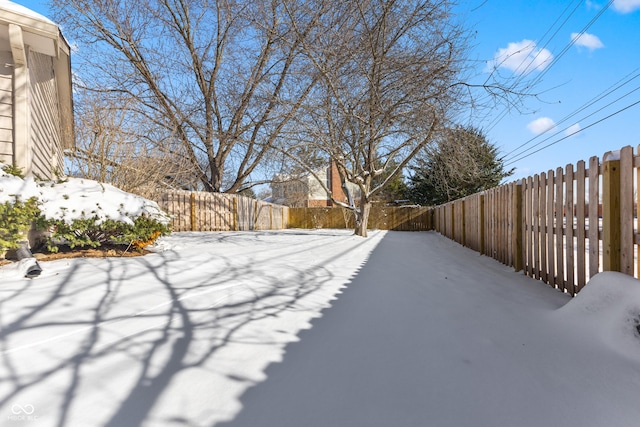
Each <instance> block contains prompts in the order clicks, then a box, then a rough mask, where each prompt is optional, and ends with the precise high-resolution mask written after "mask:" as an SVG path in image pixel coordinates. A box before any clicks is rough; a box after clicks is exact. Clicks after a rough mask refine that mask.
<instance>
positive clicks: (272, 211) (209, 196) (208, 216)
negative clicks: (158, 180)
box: [157, 190, 289, 231]
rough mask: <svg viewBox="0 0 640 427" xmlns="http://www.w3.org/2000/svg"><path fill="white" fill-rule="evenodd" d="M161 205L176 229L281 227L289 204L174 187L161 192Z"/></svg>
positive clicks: (285, 224) (264, 228)
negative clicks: (282, 204) (281, 204)
mask: <svg viewBox="0 0 640 427" xmlns="http://www.w3.org/2000/svg"><path fill="white" fill-rule="evenodd" d="M157 202H158V204H159V205H160V207H161V208H162V209H163V210H164V211H165V212H167V213H168V214H169V215H170V216H171V227H172V230H173V231H249V230H282V229H284V228H287V227H288V220H289V213H288V209H289V208H287V207H286V206H280V205H274V204H271V203H266V202H261V201H258V200H255V199H252V198H250V197H244V196H239V195H234V194H224V193H206V192H201V191H198V192H192V191H181V190H172V191H167V192H165V193H163V194H161V195H160V196H159V198H158V200H157Z"/></svg>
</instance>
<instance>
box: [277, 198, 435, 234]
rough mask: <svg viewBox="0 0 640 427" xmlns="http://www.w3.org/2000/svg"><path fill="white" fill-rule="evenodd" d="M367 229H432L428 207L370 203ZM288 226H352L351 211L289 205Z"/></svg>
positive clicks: (430, 212) (430, 210) (430, 213)
mask: <svg viewBox="0 0 640 427" xmlns="http://www.w3.org/2000/svg"><path fill="white" fill-rule="evenodd" d="M368 225H369V226H368V228H370V229H379V230H396V231H428V230H433V220H432V209H431V208H427V207H422V206H380V205H376V204H374V205H373V206H372V208H371V213H370V215H369V223H368ZM289 226H290V227H292V228H307V229H309V228H353V226H354V218H353V213H352V212H351V211H350V210H348V209H343V208H289Z"/></svg>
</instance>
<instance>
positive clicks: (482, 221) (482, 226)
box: [478, 194, 487, 255]
mask: <svg viewBox="0 0 640 427" xmlns="http://www.w3.org/2000/svg"><path fill="white" fill-rule="evenodd" d="M478 217H479V218H478V221H479V223H478V231H479V234H480V236H479V238H480V254H482V255H486V252H487V251H486V250H485V247H484V230H485V229H486V224H485V214H484V194H481V195H480V213H479V215H478Z"/></svg>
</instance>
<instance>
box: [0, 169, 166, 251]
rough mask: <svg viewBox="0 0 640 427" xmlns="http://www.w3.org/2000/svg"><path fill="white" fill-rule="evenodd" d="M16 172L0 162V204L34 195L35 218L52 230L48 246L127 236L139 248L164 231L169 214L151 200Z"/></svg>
mask: <svg viewBox="0 0 640 427" xmlns="http://www.w3.org/2000/svg"><path fill="white" fill-rule="evenodd" d="M16 172H17V171H16V170H15V169H13V168H11V167H10V166H7V165H4V164H2V163H0V204H6V206H8V207H9V208H10V209H11V207H12V206H14V207H18V206H20V204H21V203H22V202H26V201H28V200H29V199H32V198H35V199H36V200H37V207H38V209H39V211H40V212H39V216H40V219H41V220H44V221H40V222H44V224H45V226H48V227H49V228H51V229H52V231H53V233H52V236H51V239H50V242H49V247H50V249H51V250H57V246H56V244H57V243H61V242H66V243H69V244H70V245H71V247H74V246H93V247H95V246H99V245H100V243H105V242H113V243H125V242H128V243H132V244H134V246H136V247H138V248H140V247H144V246H145V245H147V244H149V243H151V242H153V240H155V238H156V237H158V236H159V235H161V234H165V233H166V232H167V231H168V229H167V225H168V224H169V221H170V218H169V216H168V215H167V214H166V213H164V212H163V211H162V210H161V209H160V207H159V206H158V204H157V203H156V202H153V201H151V200H148V199H145V198H143V197H140V196H137V195H135V194H131V193H127V192H124V191H122V190H120V189H118V188H116V187H114V186H112V185H109V184H103V183H100V182H97V181H93V180H90V179H80V178H65V179H61V180H56V181H35V180H34V179H33V178H30V177H27V178H22V177H20V176H18V175H19V174H17V173H16ZM14 210H15V209H14ZM33 219H34V220H35V219H36V218H33ZM14 234H15V233H14ZM16 238H18V237H17V236H16ZM5 246H6V245H5Z"/></svg>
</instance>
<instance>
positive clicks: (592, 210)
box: [434, 146, 640, 295]
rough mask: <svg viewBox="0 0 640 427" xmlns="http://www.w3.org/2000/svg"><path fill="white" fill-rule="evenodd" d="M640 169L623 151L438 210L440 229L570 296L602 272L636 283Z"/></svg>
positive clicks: (636, 158) (633, 157)
mask: <svg viewBox="0 0 640 427" xmlns="http://www.w3.org/2000/svg"><path fill="white" fill-rule="evenodd" d="M638 150H639V151H640V147H639V148H638ZM639 167H640V156H639V155H637V154H636V155H634V153H633V148H632V147H629V146H628V147H624V148H622V149H621V150H620V151H617V152H612V153H607V154H605V156H604V158H603V161H602V162H601V161H600V159H599V158H598V157H592V158H591V159H589V162H588V164H587V163H585V162H584V161H580V162H578V163H577V164H576V166H574V165H572V164H569V165H567V166H566V167H565V168H557V169H556V170H555V171H554V170H549V171H548V172H546V173H541V174H538V175H534V176H532V177H528V178H526V179H524V180H521V181H520V182H518V183H510V184H506V185H503V186H500V187H497V188H494V189H491V190H488V191H484V192H482V193H478V194H474V195H472V196H468V197H466V198H464V199H460V200H456V201H454V202H450V203H447V204H445V205H441V206H437V207H435V208H434V209H435V224H434V228H435V230H436V231H438V232H440V233H441V234H443V235H445V236H447V237H449V238H451V239H453V240H455V241H457V242H459V243H461V244H463V245H465V246H468V247H470V248H472V249H474V250H476V251H478V252H481V253H483V254H485V255H488V256H491V257H493V258H495V259H497V260H499V261H500V262H502V263H504V264H507V265H510V266H513V267H514V268H515V269H516V270H518V271H519V270H523V271H524V272H525V274H527V275H528V276H530V277H533V278H536V279H539V280H542V281H543V282H545V283H548V284H549V285H551V286H553V287H556V288H558V289H560V290H563V291H565V292H567V293H569V294H572V295H574V294H576V293H577V292H579V291H580V289H582V288H583V287H584V285H585V284H586V282H587V280H588V278H590V277H593V276H594V275H595V274H597V273H598V272H599V271H619V272H623V273H626V274H628V275H632V276H635V277H637V275H638V265H637V257H636V254H637V250H638V247H637V245H638V242H639V241H640V239H639V236H638V234H637V230H636V228H637V224H636V221H635V219H634V218H635V217H636V216H637V215H636V209H637V206H638V200H637V196H638V193H639V192H638V188H639V187H640V182H639V180H640V178H639V177H640V174H638V168H639Z"/></svg>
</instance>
